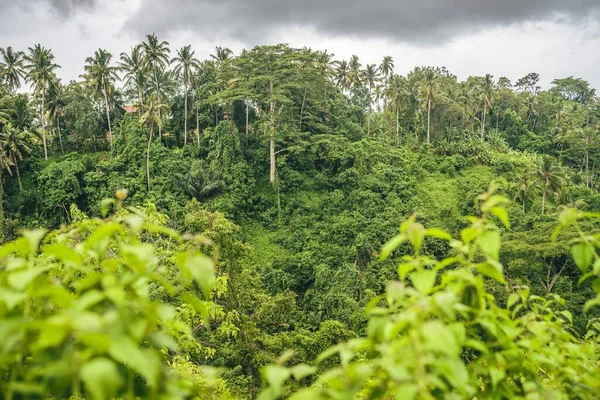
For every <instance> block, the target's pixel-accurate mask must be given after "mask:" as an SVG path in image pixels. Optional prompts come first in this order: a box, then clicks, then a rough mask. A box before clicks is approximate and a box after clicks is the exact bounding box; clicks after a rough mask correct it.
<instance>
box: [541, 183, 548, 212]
mask: <svg viewBox="0 0 600 400" xmlns="http://www.w3.org/2000/svg"><path fill="white" fill-rule="evenodd" d="M547 195H548V181H546V184H545V185H544V195H543V196H542V215H544V210H545V208H546V196H547Z"/></svg>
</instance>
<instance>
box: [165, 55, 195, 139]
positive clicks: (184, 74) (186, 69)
mask: <svg viewBox="0 0 600 400" xmlns="http://www.w3.org/2000/svg"><path fill="white" fill-rule="evenodd" d="M194 54H195V52H194V51H193V50H192V46H190V45H187V46H184V47H182V48H181V49H180V50H178V51H177V57H175V58H173V59H172V60H171V63H176V66H175V74H176V76H178V77H179V78H181V80H182V81H183V96H184V99H185V100H184V104H185V105H184V118H183V119H184V124H183V127H184V129H183V145H184V146H185V145H187V137H188V135H187V125H188V92H189V90H188V89H189V86H190V85H193V84H194V76H195V74H196V71H198V69H199V68H200V61H199V60H198V59H197V58H195V57H194Z"/></svg>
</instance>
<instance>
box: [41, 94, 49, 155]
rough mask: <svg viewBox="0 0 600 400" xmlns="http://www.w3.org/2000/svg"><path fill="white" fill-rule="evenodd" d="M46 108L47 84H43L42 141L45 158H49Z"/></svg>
mask: <svg viewBox="0 0 600 400" xmlns="http://www.w3.org/2000/svg"><path fill="white" fill-rule="evenodd" d="M45 109H46V86H45V85H44V86H42V109H41V110H40V114H41V115H40V117H41V122H42V142H44V160H47V159H48V145H47V144H46V125H45V121H44V114H45V113H44V110H45Z"/></svg>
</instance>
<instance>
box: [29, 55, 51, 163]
mask: <svg viewBox="0 0 600 400" xmlns="http://www.w3.org/2000/svg"><path fill="white" fill-rule="evenodd" d="M24 59H25V61H26V62H27V64H25V71H26V75H25V79H26V80H27V81H28V82H31V83H32V84H33V86H34V90H35V93H36V95H37V96H38V98H39V99H40V100H41V108H40V121H41V124H42V141H43V142H44V159H45V160H47V159H48V145H47V143H46V125H45V122H46V121H45V114H46V107H45V106H46V104H45V101H46V91H47V90H48V85H50V84H51V83H52V81H53V80H54V78H55V73H54V71H55V70H56V69H57V68H60V66H59V65H58V64H56V63H55V62H54V55H53V54H52V51H51V50H49V49H46V48H44V47H42V46H41V45H40V44H36V45H35V46H34V47H30V48H29V54H27V55H26V56H25V57H24Z"/></svg>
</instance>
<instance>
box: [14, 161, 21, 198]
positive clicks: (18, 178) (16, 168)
mask: <svg viewBox="0 0 600 400" xmlns="http://www.w3.org/2000/svg"><path fill="white" fill-rule="evenodd" d="M13 163H14V164H15V171H16V172H17V183H18V184H19V193H20V192H22V191H23V183H22V182H21V172H20V171H19V164H18V163H17V160H14V161H13Z"/></svg>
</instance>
